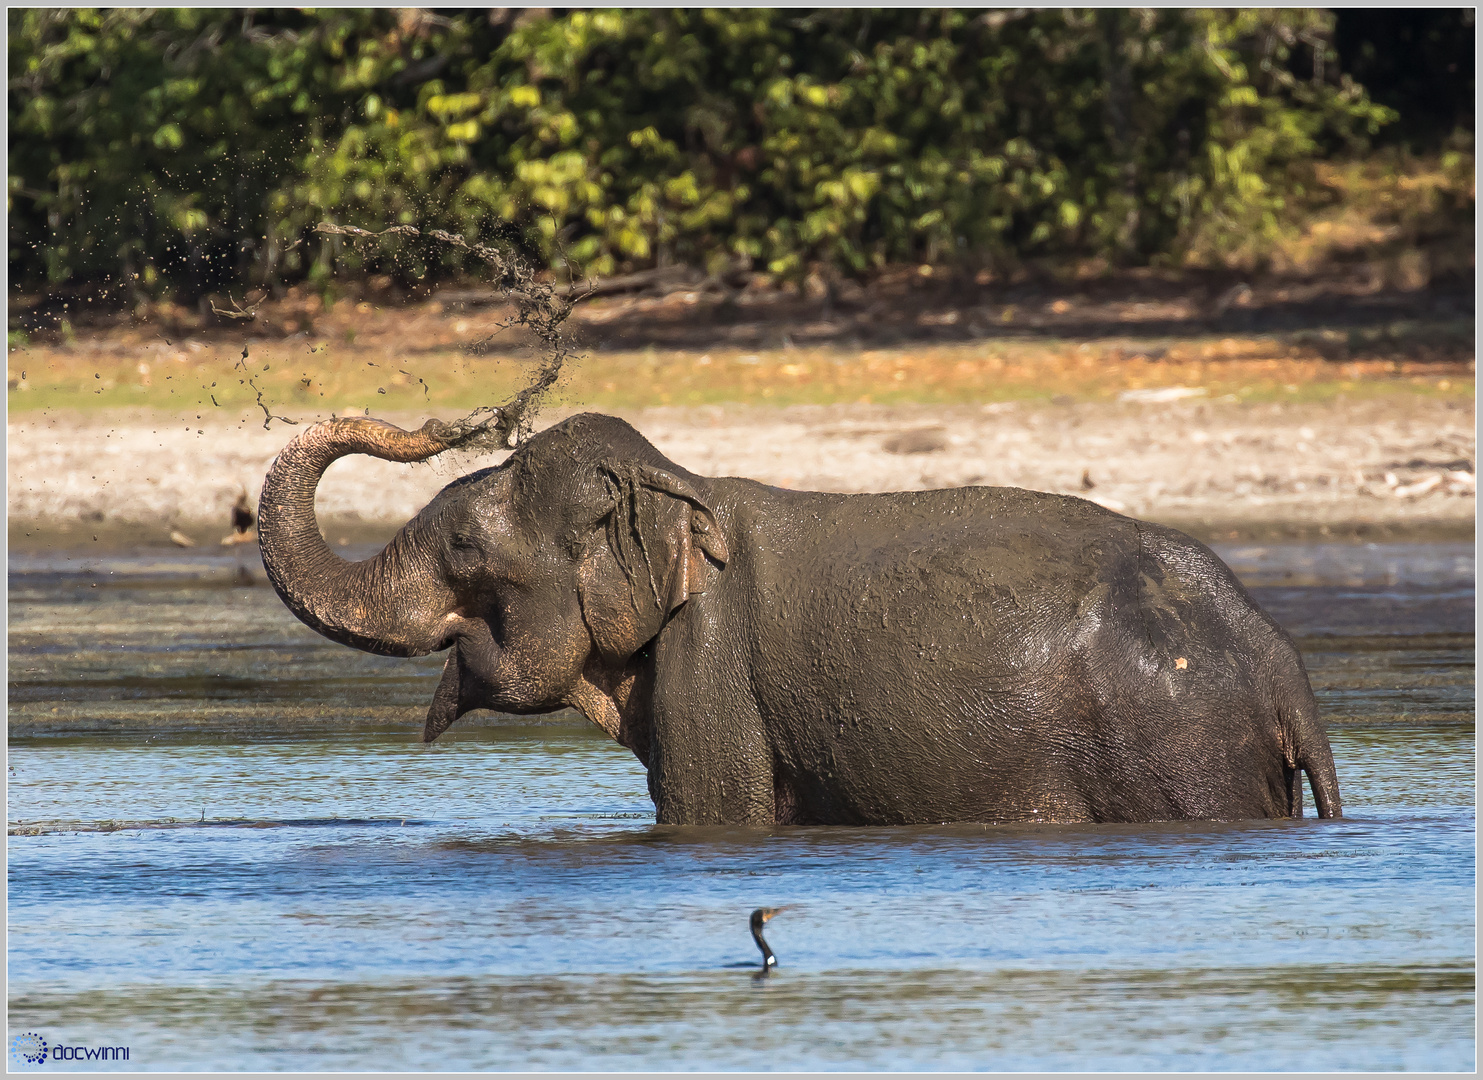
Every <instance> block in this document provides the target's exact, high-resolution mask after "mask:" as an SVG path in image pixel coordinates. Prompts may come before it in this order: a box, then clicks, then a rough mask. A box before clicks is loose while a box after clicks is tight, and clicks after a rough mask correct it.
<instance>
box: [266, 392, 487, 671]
mask: <svg viewBox="0 0 1483 1080" xmlns="http://www.w3.org/2000/svg"><path fill="white" fill-rule="evenodd" d="M457 441H458V439H457V434H456V433H455V430H454V429H452V428H450V427H448V426H447V425H444V424H442V423H440V422H439V421H437V420H429V421H428V422H427V423H426V424H424V425H423V426H422V428H421V429H420V430H418V431H404V430H402V429H401V428H399V427H396V426H394V425H392V424H388V423H386V422H384V421H381V420H372V419H368V418H364V417H343V418H339V419H335V420H327V421H325V422H323V423H320V424H315V425H314V426H313V427H311V428H309V429H308V430H306V431H304V432H302V433H300V434H299V435H298V436H296V437H295V438H294V440H293V441H292V442H290V443H289V444H288V445H287V446H285V447H284V448H283V451H282V452H281V453H280V454H279V455H278V457H277V458H276V459H274V461H273V466H272V468H270V469H269V470H268V475H267V478H266V479H265V480H264V481H263V493H262V497H261V499H260V500H259V504H258V547H259V549H260V550H261V552H262V556H263V567H264V568H265V569H266V570H267V572H268V580H269V581H271V582H272V583H273V587H274V588H275V589H277V590H278V595H279V596H280V597H282V598H283V602H284V603H285V604H287V605H288V607H289V610H291V611H292V612H293V613H294V614H295V615H297V616H298V617H299V618H300V619H301V620H303V621H304V622H305V623H307V624H308V625H309V626H311V627H313V628H314V629H315V630H317V631H319V633H321V634H323V635H324V636H325V637H328V638H330V639H332V640H334V641H338V642H340V643H341V644H344V645H350V646H353V647H354V648H357V649H363V650H365V651H366V652H373V653H381V654H382V655H386V656H423V655H426V654H427V653H430V652H436V651H437V650H439V649H443V648H446V647H447V645H448V643H449V639H450V637H451V631H452V629H453V623H454V622H456V620H452V621H450V620H449V618H448V617H449V615H450V614H452V613H453V611H454V610H455V608H456V606H457V601H456V599H455V597H454V595H453V593H452V591H451V590H450V589H449V588H448V586H447V585H446V584H445V583H444V582H443V580H442V577H441V575H440V574H439V572H438V565H437V560H436V558H435V556H434V555H433V554H432V553H431V552H428V551H425V550H422V549H421V546H420V545H419V544H418V543H417V542H416V537H415V536H414V535H413V534H412V533H411V532H410V531H409V530H407V529H403V530H402V532H400V533H399V534H398V535H397V536H396V538H395V539H394V540H392V542H391V543H389V544H388V545H387V546H386V547H385V548H384V549H383V550H382V551H381V553H380V554H378V555H375V556H373V557H372V558H369V559H366V560H364V561H362V562H349V561H348V560H346V559H342V558H341V557H340V556H338V555H336V554H335V553H334V552H333V551H331V550H330V547H329V545H328V544H327V543H326V542H325V539H324V537H323V535H321V533H320V531H319V522H318V521H317V520H316V519H315V516H314V492H315V489H316V488H317V487H318V486H319V481H320V478H321V477H323V476H324V471H325V470H326V469H327V468H329V467H330V465H331V463H333V462H335V461H337V460H338V459H340V458H342V457H345V456H347V455H349V454H369V455H370V456H372V457H377V458H381V459H383V460H386V461H400V462H416V461H425V460H427V459H428V458H430V457H432V456H434V455H435V454H440V453H442V452H443V451H444V450H448V449H450V448H451V447H453V446H454V445H456V444H457Z"/></svg>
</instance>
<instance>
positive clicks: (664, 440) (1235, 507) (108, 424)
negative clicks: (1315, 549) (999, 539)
mask: <svg viewBox="0 0 1483 1080" xmlns="http://www.w3.org/2000/svg"><path fill="white" fill-rule="evenodd" d="M562 415H563V414H562V413H560V412H556V411H553V412H551V413H550V414H548V415H547V416H546V417H545V420H546V421H547V422H552V423H554V422H555V421H556V420H558V419H560V418H561V416H562ZM626 418H627V419H629V420H630V421H631V422H632V423H633V424H634V425H635V426H636V427H638V429H639V430H640V431H642V432H643V433H644V434H645V435H647V436H648V437H649V439H650V440H651V441H652V442H653V443H654V444H655V445H656V446H657V447H658V448H659V449H660V450H661V451H662V452H664V453H665V454H667V455H668V456H669V457H670V458H672V459H673V460H674V461H676V462H677V463H679V464H680V465H682V466H684V467H685V468H687V469H690V470H692V471H695V472H698V473H702V474H707V475H713V476H722V475H731V476H748V477H752V478H754V479H757V480H761V481H764V482H766V483H770V484H777V485H780V486H785V487H790V488H798V489H812V490H822V491H850V492H858V491H893V490H912V489H924V488H935V487H949V486H954V485H960V484H989V485H1012V486H1017V487H1025V488H1032V489H1036V490H1041V491H1056V492H1065V493H1070V494H1075V495H1081V496H1083V497H1086V498H1090V499H1093V500H1095V501H1098V502H1101V503H1103V504H1104V505H1106V506H1109V507H1111V508H1113V509H1115V510H1119V511H1123V512H1126V513H1129V514H1132V515H1134V516H1137V517H1142V518H1147V519H1150V520H1155V521H1162V522H1166V523H1169V524H1172V525H1176V526H1178V527H1181V528H1185V529H1188V530H1190V531H1192V532H1194V533H1196V534H1197V535H1202V536H1205V537H1206V538H1211V537H1219V538H1227V537H1233V536H1238V535H1239V536H1252V535H1262V534H1280V535H1288V534H1291V535H1331V536H1355V535H1361V536H1363V535H1369V536H1380V535H1397V534H1401V533H1405V534H1408V535H1438V536H1442V535H1446V536H1459V535H1471V534H1472V530H1473V520H1474V510H1475V502H1476V497H1475V484H1474V479H1473V470H1474V461H1475V450H1476V435H1475V429H1474V421H1473V412H1472V408H1471V406H1470V405H1468V404H1464V403H1461V402H1459V401H1457V400H1455V399H1454V400H1451V401H1445V400H1439V399H1429V398H1426V397H1422V396H1413V395H1396V396H1393V397H1386V398H1384V399H1371V400H1364V401H1344V400H1340V401H1331V402H1324V403H1311V404H1288V405H1278V404H1265V405H1243V404H1236V403H1224V402H1218V401H1199V400H1184V401H1175V402H1147V403H1136V402H1125V403H1117V404H1106V403H1102V404H1095V403H1081V404H1070V405H1015V404H997V405H987V406H981V407H980V406H954V407H942V406H891V407H886V406H870V405H838V406H798V407H792V408H784V409H764V408H752V407H736V408H695V409H675V408H665V409H649V410H643V411H640V412H635V413H631V414H628V415H627V417H626ZM391 419H393V420H395V421H396V422H398V423H403V424H406V425H414V424H417V423H420V422H421V420H422V419H423V418H422V417H412V416H394V417H391ZM260 420H261V416H260V415H259V417H258V418H257V419H256V420H254V419H253V418H250V417H242V418H239V419H237V420H235V421H233V422H230V423H223V422H222V421H220V420H217V421H216V422H215V423H210V422H196V423H187V420H186V418H181V417H171V416H164V415H153V416H151V415H143V414H139V413H133V414H120V413H106V412H105V413H89V414H83V413H73V414H57V413H53V414H51V415H43V414H39V413H21V414H18V415H16V416H14V417H12V418H11V420H10V422H9V425H8V435H9V452H8V462H7V479H8V483H9V497H8V507H9V514H10V539H11V543H12V544H13V545H18V546H20V547H22V548H31V547H35V546H37V545H40V544H55V543H59V542H61V543H74V542H76V543H90V542H91V541H92V538H93V537H99V538H100V540H102V541H109V540H113V541H117V542H125V541H126V542H131V543H168V542H169V539H168V538H169V535H170V533H171V532H172V531H175V532H178V533H180V534H183V535H185V536H188V537H191V538H194V539H195V540H196V541H197V542H199V543H202V544H213V545H214V544H216V543H217V542H218V540H219V539H220V538H221V537H222V536H223V535H224V534H225V533H226V532H228V524H227V523H228V521H229V519H230V515H229V511H230V507H231V505H232V503H233V502H234V501H235V500H236V498H237V497H238V495H239V493H240V492H241V491H242V490H243V489H245V490H246V491H247V492H248V493H249V495H250V496H252V497H253V499H254V500H255V499H256V497H257V494H258V491H259V489H260V488H261V485H262V479H263V474H264V473H265V472H266V470H267V468H268V466H269V464H270V463H271V461H272V459H273V456H274V454H276V453H277V451H278V450H279V449H280V448H281V447H282V446H283V444H284V443H285V442H287V441H288V439H289V438H291V437H292V433H293V431H294V430H296V429H292V428H287V427H283V426H281V425H278V424H275V425H274V427H273V429H272V430H266V431H265V430H264V429H263V427H262V424H261V422H260ZM498 460H499V458H498V456H496V457H493V458H490V457H485V458H479V459H474V458H470V457H468V456H463V457H458V456H454V455H450V456H449V457H448V458H446V459H444V460H439V461H435V462H431V463H428V464H424V465H419V466H411V467H408V466H399V465H392V464H388V463H385V462H379V461H373V460H370V459H367V458H362V457H358V458H350V459H345V460H342V461H340V462H338V463H336V464H335V465H334V466H332V468H331V469H330V472H329V474H328V475H327V476H326V478H325V482H324V483H323V485H322V486H321V488H320V496H319V504H318V505H319V510H320V514H321V521H322V522H323V524H324V526H325V529H326V532H327V533H328V534H329V535H331V536H332V537H335V536H337V535H338V536H339V537H340V538H344V537H348V536H363V535H366V534H369V533H375V532H384V531H386V530H387V529H389V528H390V527H392V526H395V525H398V524H400V523H401V522H403V521H405V520H406V519H407V518H408V517H410V516H411V515H412V514H414V513H415V512H416V511H417V510H418V508H420V507H421V506H422V505H423V504H425V503H426V501H427V500H428V498H429V497H430V496H431V495H432V494H433V493H434V492H435V491H437V490H438V488H440V487H441V486H442V485H443V484H446V483H447V482H448V481H450V480H451V479H453V478H454V477H456V476H458V475H461V474H462V473H464V472H467V471H469V470H471V469H473V468H477V467H480V466H482V465H485V464H492V463H494V462H496V461H498Z"/></svg>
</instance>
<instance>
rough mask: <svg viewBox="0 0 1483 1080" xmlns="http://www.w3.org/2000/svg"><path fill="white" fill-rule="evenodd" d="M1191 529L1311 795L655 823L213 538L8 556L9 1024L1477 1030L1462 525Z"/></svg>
mask: <svg viewBox="0 0 1483 1080" xmlns="http://www.w3.org/2000/svg"><path fill="white" fill-rule="evenodd" d="M1222 553H1223V554H1224V555H1225V557H1226V558H1227V559H1228V560H1230V561H1231V563H1232V565H1233V566H1234V567H1235V568H1236V569H1237V570H1238V572H1240V573H1241V574H1242V575H1243V576H1244V577H1245V578H1246V580H1247V581H1248V582H1249V583H1250V584H1252V586H1253V589H1254V591H1255V592H1256V594H1257V595H1258V598H1259V599H1260V600H1261V602H1262V603H1263V604H1264V605H1265V606H1267V607H1268V608H1269V610H1272V611H1273V613H1274V614H1276V615H1277V616H1278V617H1279V619H1281V620H1282V621H1283V622H1284V623H1285V624H1286V625H1288V626H1289V628H1290V629H1292V630H1293V632H1294V634H1295V636H1296V637H1297V638H1298V640H1299V643H1300V645H1301V646H1302V647H1303V649H1304V653H1305V656H1306V657H1307V659H1308V662H1309V667H1310V671H1311V672H1312V674H1313V680H1314V684H1315V688H1316V689H1317V690H1318V693H1319V696H1320V699H1321V703H1322V704H1323V707H1324V710H1325V714H1326V716H1327V717H1328V719H1329V721H1330V724H1331V731H1330V737H1331V741H1332V743H1333V747H1334V755H1335V759H1336V762H1337V765H1338V770H1339V777H1340V782H1341V785H1342V789H1343V795H1344V801H1345V809H1346V817H1345V818H1344V819H1343V820H1341V821H1330V822H1319V821H1315V820H1313V819H1312V818H1309V819H1307V820H1304V821H1282V822H1260V823H1240V824H1211V823H1191V824H1179V825H1159V826H1076V827H1070V826H1059V827H1046V826H1039V827H1021V828H978V827H956V828H934V829H777V830H773V831H770V832H766V831H764V832H747V831H728V830H676V829H665V828H659V827H656V826H654V825H653V824H652V821H653V808H652V805H651V804H650V802H649V800H648V797H647V794H646V792H645V785H644V776H643V771H642V769H641V767H640V766H639V764H638V762H637V761H636V760H635V759H634V758H633V756H632V755H631V754H630V753H629V752H627V751H625V750H623V749H622V748H620V747H617V746H616V745H614V744H612V743H610V742H608V741H607V740H606V738H605V737H604V736H602V735H601V733H600V732H598V731H597V730H596V729H595V728H593V727H592V726H590V725H585V724H583V723H581V722H579V721H577V720H575V719H558V720H556V721H554V722H545V723H531V722H515V721H502V720H499V719H498V718H486V719H485V720H484V721H483V722H482V723H472V724H467V723H464V722H461V723H460V725H459V726H457V727H455V728H454V729H453V730H452V731H451V732H449V733H448V734H447V735H445V736H444V737H443V739H441V740H439V742H438V743H436V744H434V745H432V746H431V747H424V746H422V745H420V744H419V743H417V742H416V735H417V730H418V728H419V726H420V714H421V711H422V710H423V708H425V704H426V700H427V698H428V696H430V694H431V684H432V683H434V682H435V681H436V677H437V665H436V658H434V659H433V660H432V661H427V662H414V663H409V662H407V661H398V660H388V659H386V658H380V657H369V656H364V655H362V654H357V653H353V652H351V651H350V650H346V649H343V648H341V647H339V646H335V645H332V644H330V643H328V642H324V641H322V640H321V639H318V638H316V637H315V636H314V635H312V634H311V633H310V632H309V631H307V630H306V629H304V628H303V627H301V626H299V625H298V624H297V623H295V622H294V621H293V620H292V619H291V617H290V616H288V615H287V613H286V612H284V611H283V609H282V607H281V605H279V603H278V601H277V599H276V597H274V596H273V594H272V593H271V591H270V590H267V589H264V588H261V587H254V588H244V587H234V586H233V585H232V584H231V578H230V576H229V575H228V574H227V571H228V570H230V569H231V565H230V563H227V564H225V565H218V564H217V563H216V562H214V561H213V560H212V559H210V558H202V559H199V560H197V561H194V562H192V561H191V559H190V558H187V557H184V556H181V557H178V558H174V561H168V560H161V559H158V558H154V557H152V556H151V557H148V558H146V557H142V556H141V557H133V556H131V557H121V556H120V557H109V558H106V559H105V558H98V559H94V560H92V562H91V563H89V564H88V565H86V566H81V565H76V564H68V563H67V562H66V561H65V560H64V559H61V558H38V559H35V560H33V561H31V562H26V561H24V560H13V561H12V567H11V594H10V625H11V656H10V664H11V667H10V691H11V716H10V722H11V732H12V737H11V744H10V768H11V773H10V777H9V780H10V784H9V796H8V818H9V822H10V827H11V836H10V839H9V855H8V872H9V931H10V932H9V954H8V960H9V984H10V999H9V1020H10V1030H11V1032H12V1034H15V1033H19V1032H27V1031H34V1032H37V1033H39V1034H41V1035H42V1036H43V1037H45V1038H46V1039H47V1040H48V1041H49V1042H51V1043H52V1044H53V1045H55V1044H57V1043H59V1042H60V1043H63V1044H67V1045H86V1046H91V1047H98V1046H104V1045H108V1046H127V1047H129V1051H130V1053H129V1060H128V1061H127V1062H108V1063H98V1062H92V1063H87V1066H86V1067H92V1068H100V1067H101V1068H109V1069H147V1070H164V1069H188V1070H195V1069H207V1070H211V1069H220V1070H242V1069H263V1070H268V1069H295V1070H299V1069H351V1070H382V1069H406V1070H426V1069H685V1070H691V1069H740V1068H744V1069H780V1070H798V1069H841V1068H848V1069H870V1068H876V1069H881V1068H892V1069H900V1068H916V1069H998V1070H1005V1069H1009V1070H1022V1069H1077V1070H1086V1069H1127V1070H1132V1069H1140V1070H1141V1069H1184V1070H1189V1069H1215V1070H1226V1069H1241V1070H1272V1069H1277V1070H1288V1069H1294V1070H1296V1069H1303V1070H1331V1069H1362V1070H1380V1069H1412V1070H1448V1069H1460V1070H1468V1069H1472V1068H1474V1067H1475V1062H1476V1051H1475V1041H1474V1023H1475V1015H1476V1013H1475V960H1476V957H1475V949H1474V935H1475V926H1476V909H1475V901H1474V888H1475V880H1476V877H1475V860H1474V842H1475V835H1476V826H1475V821H1476V818H1475V772H1476V768H1475V749H1474V734H1473V730H1474V729H1473V724H1474V690H1473V670H1472V663H1473V652H1472V648H1473V646H1472V604H1473V599H1472V597H1473V593H1472V556H1471V549H1470V548H1467V547H1464V546H1462V545H1410V546H1405V547H1402V546H1390V547H1387V546H1384V545H1380V546H1372V547H1346V546H1344V545H1287V546H1276V547H1263V548H1258V547H1245V548H1233V549H1228V550H1223V552H1222ZM182 560H183V561H182ZM94 585H97V586H98V587H97V588H94V587H93V586H94ZM1311 805H1312V803H1311V799H1310V800H1309V806H1310V808H1311ZM1310 812H1311V811H1310ZM763 905H770V906H776V905H788V909H787V910H786V911H785V912H784V913H783V914H781V915H779V916H778V917H777V918H776V919H774V920H773V921H772V922H771V923H770V924H769V926H768V940H769V941H770V942H771V944H772V946H773V948H774V949H775V950H776V952H777V953H778V955H779V957H780V960H781V966H780V968H779V969H778V970H777V972H776V973H775V974H774V975H772V976H771V977H770V978H766V979H758V978H755V977H754V972H755V966H756V961H757V959H758V954H757V951H756V949H755V948H754V946H753V944H752V942H751V939H750V937H749V936H748V932H747V925H746V922H747V914H748V912H750V911H751V909H752V908H754V907H758V906H763ZM734 965H745V966H734ZM68 1065H69V1063H66V1062H63V1063H60V1064H53V1063H48V1065H47V1066H46V1068H54V1067H61V1068H66V1067H68ZM13 1067H14V1066H13Z"/></svg>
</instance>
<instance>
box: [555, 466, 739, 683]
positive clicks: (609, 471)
mask: <svg viewBox="0 0 1483 1080" xmlns="http://www.w3.org/2000/svg"><path fill="white" fill-rule="evenodd" d="M603 476H604V482H605V484H606V486H607V489H608V496H609V499H608V503H607V506H606V508H605V509H606V512H605V513H603V514H602V516H601V517H600V519H599V520H598V521H597V523H596V526H595V528H594V532H593V536H592V542H591V543H590V544H589V545H588V549H587V552H586V556H585V558H584V560H583V563H582V567H581V570H580V571H579V574H578V592H579V595H580V598H581V601H582V612H583V616H584V618H586V620H587V625H588V628H589V629H590V630H591V631H592V636H593V640H594V642H595V643H596V644H597V646H598V648H599V649H601V650H602V652H603V653H605V654H607V655H608V656H610V657H612V658H620V657H621V658H626V657H628V656H631V655H633V653H634V652H636V651H637V650H638V648H639V647H640V646H641V645H643V643H644V642H645V641H647V640H649V638H651V637H653V636H654V635H655V634H657V633H658V632H659V628H660V627H661V626H663V625H664V620H665V618H666V617H667V616H668V615H669V614H670V613H671V612H673V611H674V610H675V609H676V608H678V607H679V606H680V605H682V604H684V603H685V601H687V600H688V599H689V598H690V597H691V596H693V595H696V594H698V593H702V592H704V591H705V589H706V578H707V560H710V561H711V562H713V563H714V564H715V565H716V566H717V567H718V568H719V567H724V566H725V565H726V562H727V560H728V559H729V558H730V557H731V556H730V552H729V550H728V549H727V546H726V538H725V536H724V535H723V534H722V532H721V526H720V523H719V522H718V521H717V520H716V515H715V513H714V512H712V510H711V508H710V507H709V506H707V505H706V503H705V501H704V500H703V499H702V498H701V497H700V495H699V493H698V492H696V490H695V489H694V488H693V487H692V486H691V485H690V484H688V483H687V482H686V481H684V480H682V479H680V478H679V477H678V476H675V475H674V474H673V473H670V472H667V471H666V470H664V469H656V468H652V467H650V466H642V465H631V466H625V467H622V468H606V469H604V471H603ZM598 530H601V532H600V535H599V531H598Z"/></svg>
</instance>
